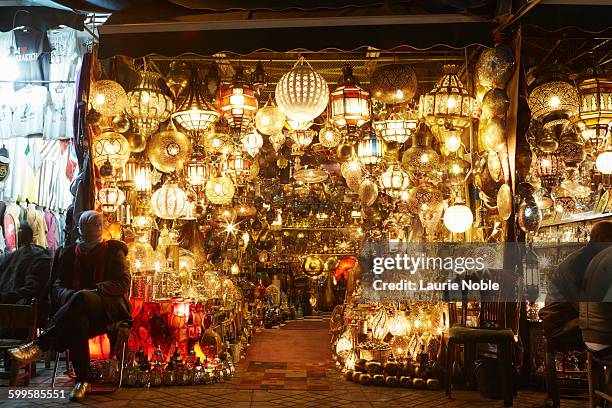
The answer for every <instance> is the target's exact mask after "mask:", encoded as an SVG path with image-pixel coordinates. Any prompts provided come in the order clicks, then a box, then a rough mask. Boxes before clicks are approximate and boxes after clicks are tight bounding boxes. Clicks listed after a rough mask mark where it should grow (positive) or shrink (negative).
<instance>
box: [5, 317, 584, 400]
mask: <svg viewBox="0 0 612 408" xmlns="http://www.w3.org/2000/svg"><path fill="white" fill-rule="evenodd" d="M291 324H293V323H291V322H290V323H288V324H287V326H285V328H286V329H271V330H265V331H264V332H263V333H257V334H256V335H255V340H254V342H253V345H252V346H251V350H250V351H252V352H253V356H251V354H250V353H249V355H248V356H247V361H248V360H250V359H252V360H259V359H260V358H262V357H265V356H266V353H267V352H266V350H267V351H274V348H275V347H277V348H281V347H282V349H284V350H280V349H279V350H278V353H276V355H277V356H279V357H283V356H285V357H286V356H288V355H291V356H294V358H298V357H295V356H300V349H299V347H297V345H299V344H300V342H301V340H300V339H301V338H303V337H309V338H310V341H311V343H309V344H310V345H309V346H308V347H309V348H312V350H315V349H317V347H322V346H323V345H324V344H328V342H329V339H328V337H327V333H326V331H325V332H323V331H322V330H323V325H320V326H319V327H317V330H312V331H310V330H307V329H305V328H304V326H303V325H304V324H305V323H301V322H296V323H295V324H296V327H298V326H299V327H301V329H299V330H291V329H290V328H291ZM315 324H316V323H313V325H315ZM284 330H287V331H284ZM279 331H282V332H280V333H279ZM317 331H319V334H320V336H317V335H316V332H317ZM289 332H291V333H293V335H294V336H296V337H294V338H293V341H292V339H291V338H285V339H284V343H283V344H282V345H279V344H275V345H274V347H270V344H268V345H266V344H265V341H266V339H270V338H275V337H276V336H282V337H285V336H286V335H288V333H289ZM316 338H318V339H320V342H321V343H320V344H318V345H317V344H312V341H313V340H314V339H316ZM287 349H288V350H290V353H289V352H287V351H286V350H287ZM301 355H302V357H299V359H303V358H304V357H305V356H308V355H310V354H309V352H305V353H302V354H301ZM277 361H278V360H277ZM244 367H246V364H244V362H241V363H240V364H239V365H238V367H237V374H236V377H234V378H233V379H232V380H231V381H228V382H225V383H220V384H211V385H202V386H188V387H179V386H177V387H161V388H149V389H143V388H131V389H130V388H124V389H121V390H120V391H118V392H117V393H115V394H112V395H92V396H90V397H89V398H88V400H87V401H86V405H89V406H95V407H109V408H111V407H113V408H114V407H144V408H147V407H151V408H153V407H154V408H165V407H168V408H170V407H229V408H266V407H270V408H280V407H316V408H328V407H350V408H361V407H367V408H375V407H376V408H377V407H380V408H383V407H411V408H412V407H420V408H421V407H423V408H425V407H436V408H442V407H454V408H455V407H461V408H472V407H474V408H480V407H482V408H485V407H502V406H503V404H502V402H501V401H493V400H486V399H483V398H481V397H480V395H479V394H478V393H477V392H473V391H472V392H471V391H453V397H454V399H453V400H449V399H448V398H446V396H445V395H444V392H443V391H425V390H413V389H402V388H387V387H364V386H361V385H358V384H354V383H352V382H349V381H346V380H344V379H343V378H342V377H341V376H340V375H339V373H338V372H337V371H336V370H335V369H333V368H330V369H328V376H329V377H330V384H331V388H332V390H333V391H289V390H270V391H264V390H237V389H236V385H237V384H238V382H239V376H240V373H241V371H242V370H243V369H244ZM41 374H42V375H41V376H39V377H36V379H35V380H36V381H35V382H36V384H37V386H39V387H44V388H48V386H49V381H50V375H51V370H44V369H43V370H42V372H41ZM63 384H66V382H63ZM63 389H66V390H68V389H69V388H63ZM7 392H8V389H7V388H6V387H0V407H2V408H5V407H6V408H8V407H45V408H46V407H49V408H50V407H58V406H64V405H66V404H69V401H68V400H67V399H65V400H38V401H33V400H29V401H23V400H21V401H16V400H13V401H8V400H7ZM543 400H544V394H542V393H539V392H533V391H522V390H521V391H519V394H518V396H517V397H516V398H515V400H514V406H515V407H521V408H522V407H535V406H538V405H539V404H540V403H541V402H542V401H543ZM72 405H73V406H77V405H76V404H72ZM585 406H586V403H585V402H584V401H569V400H564V401H563V402H562V407H563V408H565V407H567V408H578V407H585Z"/></svg>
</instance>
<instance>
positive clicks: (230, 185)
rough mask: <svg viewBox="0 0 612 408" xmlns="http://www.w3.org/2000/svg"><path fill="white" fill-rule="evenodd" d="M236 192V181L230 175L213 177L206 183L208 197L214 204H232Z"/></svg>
mask: <svg viewBox="0 0 612 408" xmlns="http://www.w3.org/2000/svg"><path fill="white" fill-rule="evenodd" d="M234 192H235V187H234V182H233V181H232V179H230V178H229V177H225V176H219V177H213V178H211V179H210V180H208V182H207V183H206V198H208V201H210V202H211V203H213V204H217V205H228V204H231V202H232V198H233V197H234Z"/></svg>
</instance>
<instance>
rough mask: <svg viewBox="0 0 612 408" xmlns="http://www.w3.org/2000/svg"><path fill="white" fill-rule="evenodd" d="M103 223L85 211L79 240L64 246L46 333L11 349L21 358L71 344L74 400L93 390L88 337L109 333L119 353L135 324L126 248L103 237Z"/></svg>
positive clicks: (99, 217)
mask: <svg viewBox="0 0 612 408" xmlns="http://www.w3.org/2000/svg"><path fill="white" fill-rule="evenodd" d="M103 221H104V219H103V217H102V215H101V214H99V213H97V212H95V211H85V212H83V214H82V215H81V217H80V219H79V225H78V230H79V236H80V238H79V240H78V241H77V244H76V245H69V246H67V247H65V248H64V249H63V250H62V252H61V254H60V255H59V257H58V258H57V262H58V264H57V265H55V268H57V273H58V275H57V279H56V281H55V283H54V285H53V288H52V297H53V299H54V300H55V302H57V303H58V304H60V305H62V306H61V308H60V309H59V310H58V311H57V313H56V314H55V315H54V316H53V318H52V319H51V321H50V323H49V329H48V330H47V331H46V332H45V333H44V334H43V335H41V336H40V337H38V338H37V339H36V340H34V341H33V342H31V343H28V344H26V345H23V346H21V347H18V348H14V349H12V350H10V351H9V353H10V354H11V356H12V357H13V358H15V359H17V360H20V361H32V360H35V359H37V358H39V357H40V356H41V354H42V352H43V351H46V350H48V349H49V348H53V349H55V350H64V349H66V348H69V349H70V356H71V359H72V364H73V366H74V371H75V374H76V385H75V387H74V388H73V390H72V391H71V392H70V399H71V400H73V401H80V400H83V399H84V398H85V395H86V393H87V392H88V391H89V389H90V381H91V379H90V378H89V376H90V373H89V345H88V340H89V339H90V338H93V337H96V336H99V335H101V334H103V333H108V335H109V338H110V340H111V346H112V348H113V351H116V348H117V345H118V344H119V343H122V342H123V341H125V340H127V336H128V335H129V327H130V326H131V322H132V317H131V313H130V302H129V298H128V294H129V289H130V272H129V270H128V265H127V261H126V255H127V252H128V250H127V246H126V245H125V244H124V243H123V242H120V241H114V240H110V241H104V240H103V238H102V225H103ZM119 337H120V338H119Z"/></svg>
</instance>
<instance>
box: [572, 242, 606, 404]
mask: <svg viewBox="0 0 612 408" xmlns="http://www.w3.org/2000/svg"><path fill="white" fill-rule="evenodd" d="M609 245H610V246H609V247H608V248H607V249H604V250H603V251H601V252H600V253H599V254H598V255H597V256H596V257H595V258H593V260H592V261H591V263H590V264H589V267H588V269H587V271H586V274H585V277H584V291H585V293H584V296H585V298H586V300H587V301H585V302H581V303H580V329H581V330H582V337H583V338H584V343H585V344H586V346H587V347H588V348H589V350H591V351H592V352H593V356H594V357H595V359H597V360H600V361H605V362H608V361H612V241H610V243H609ZM603 380H604V381H605V384H604V385H605V386H606V388H607V391H606V392H607V394H612V370H611V369H610V367H607V369H606V372H605V376H604V379H603Z"/></svg>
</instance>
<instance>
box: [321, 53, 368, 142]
mask: <svg viewBox="0 0 612 408" xmlns="http://www.w3.org/2000/svg"><path fill="white" fill-rule="evenodd" d="M342 74H343V77H342V81H341V83H342V85H340V86H339V87H338V88H336V89H335V90H334V91H333V92H332V93H331V94H330V109H331V116H330V118H331V120H332V122H333V123H334V124H335V125H336V126H338V127H347V129H348V131H349V132H350V133H352V132H354V131H355V130H356V129H357V128H359V127H361V126H362V125H363V124H364V123H366V122H367V121H368V120H369V119H370V93H369V92H367V91H365V90H363V89H362V88H361V87H360V86H359V84H358V81H357V78H355V77H354V76H353V68H351V67H350V66H348V65H347V66H345V67H344V68H343V69H342Z"/></svg>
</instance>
